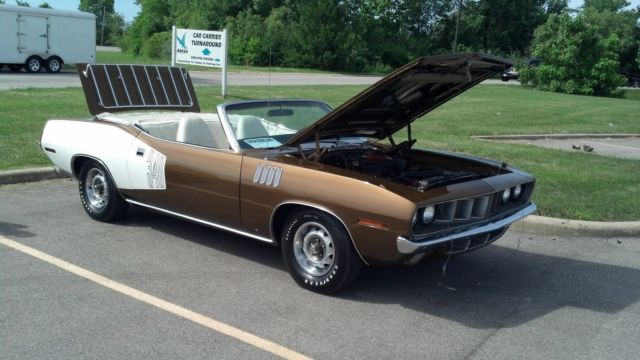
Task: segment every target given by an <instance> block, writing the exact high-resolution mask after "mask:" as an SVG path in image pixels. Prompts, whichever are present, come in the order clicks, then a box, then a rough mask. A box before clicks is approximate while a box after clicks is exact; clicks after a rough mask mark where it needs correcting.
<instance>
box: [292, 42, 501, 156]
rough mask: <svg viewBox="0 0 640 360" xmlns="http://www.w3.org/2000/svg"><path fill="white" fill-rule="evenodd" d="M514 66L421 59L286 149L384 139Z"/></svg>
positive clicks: (490, 60) (481, 57)
mask: <svg viewBox="0 0 640 360" xmlns="http://www.w3.org/2000/svg"><path fill="white" fill-rule="evenodd" d="M512 65H513V63H512V62H511V61H509V60H506V59H502V58H498V57H495V56H490V55H485V54H453V55H442V56H432V57H423V58H419V59H416V60H414V61H412V62H410V63H409V64H407V65H405V66H403V67H401V68H399V69H398V70H396V71H394V72H393V73H391V74H390V75H388V76H386V77H384V78H383V79H382V80H380V81H378V82H377V83H375V84H373V85H372V86H371V87H369V88H368V89H366V90H364V91H363V92H361V93H360V94H358V95H356V96H355V97H354V98H352V99H351V100H349V101H347V102H345V103H344V104H342V105H341V106H340V107H338V108H337V109H335V110H333V111H332V112H330V113H328V114H327V115H325V116H323V117H322V118H321V119H320V120H318V121H316V122H315V123H314V124H312V125H310V126H308V127H307V128H305V129H303V130H301V131H300V132H299V133H297V134H296V135H295V136H293V137H292V138H291V139H289V141H287V142H286V143H285V144H284V145H285V146H294V145H297V144H300V143H305V142H311V141H314V140H315V139H316V138H319V139H322V138H335V137H350V136H366V137H371V138H378V139H383V138H385V137H388V136H390V135H391V134H393V133H395V132H396V131H398V130H400V129H402V128H404V127H405V126H407V125H409V124H411V122H413V121H414V120H415V119H417V118H419V117H421V116H422V115H424V114H426V113H428V112H429V111H431V110H433V109H435V108H437V107H438V106H440V105H442V104H443V103H445V102H447V101H449V100H450V99H452V98H453V97H455V96H457V95H459V94H461V93H463V92H464V91H465V90H467V89H470V88H471V87H473V86H475V85H476V84H478V83H480V82H482V81H483V80H485V79H487V78H489V77H491V76H493V75H494V74H495V73H499V72H502V71H503V70H505V69H506V68H509V67H510V66H512Z"/></svg>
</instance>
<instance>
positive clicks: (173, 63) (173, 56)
mask: <svg viewBox="0 0 640 360" xmlns="http://www.w3.org/2000/svg"><path fill="white" fill-rule="evenodd" d="M171 66H176V26H175V25H173V26H171Z"/></svg>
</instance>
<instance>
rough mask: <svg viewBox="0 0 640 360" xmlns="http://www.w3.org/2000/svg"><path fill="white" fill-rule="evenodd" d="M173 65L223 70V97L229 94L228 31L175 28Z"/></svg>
mask: <svg viewBox="0 0 640 360" xmlns="http://www.w3.org/2000/svg"><path fill="white" fill-rule="evenodd" d="M172 50H173V52H172V59H171V65H173V66H175V65H176V64H186V65H199V66H208V67H216V68H221V69H222V96H226V92H227V29H224V30H222V31H209V30H194V29H178V28H176V27H175V26H174V27H173V42H172Z"/></svg>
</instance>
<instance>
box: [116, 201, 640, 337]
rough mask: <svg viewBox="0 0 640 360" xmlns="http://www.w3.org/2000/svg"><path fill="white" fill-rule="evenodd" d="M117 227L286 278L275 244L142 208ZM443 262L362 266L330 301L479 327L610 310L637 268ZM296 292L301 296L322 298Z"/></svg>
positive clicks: (479, 256) (486, 253) (517, 254)
mask: <svg viewBox="0 0 640 360" xmlns="http://www.w3.org/2000/svg"><path fill="white" fill-rule="evenodd" d="M120 224H122V225H125V226H140V227H149V228H151V229H154V230H156V231H159V232H163V233H166V234H170V235H172V236H175V237H178V238H180V239H184V240H187V241H191V242H194V243H197V244H200V245H203V246H206V247H209V248H211V249H214V250H217V251H222V252H224V253H227V254H230V255H233V256H237V257H240V258H243V259H246V260H247V261H251V262H255V263H259V264H261V265H266V266H269V267H271V268H273V269H276V270H279V271H281V272H282V276H286V277H288V276H289V275H288V274H287V273H286V269H285V267H284V264H283V262H282V259H281V256H280V251H279V248H277V247H274V246H271V245H268V244H265V243H261V242H258V241H253V240H251V239H248V238H245V237H242V236H238V235H234V234H231V233H228V232H224V231H219V230H215V229H211V228H209V227H206V226H202V225H198V224H193V223H189V222H186V221H183V220H180V219H175V218H172V217H168V216H165V215H161V214H156V213H153V212H150V211H146V210H144V209H136V208H133V209H132V212H131V213H130V214H129V215H128V216H127V218H126V220H124V221H122V222H120ZM444 261H445V259H443V258H435V259H426V260H423V261H422V262H421V263H419V264H418V265H415V266H396V267H383V268H365V269H364V270H363V271H362V273H361V275H360V277H359V278H358V279H357V280H356V282H355V284H354V285H353V286H352V287H351V288H349V289H346V290H345V291H343V292H341V293H339V294H336V295H334V300H335V301H337V302H342V301H345V300H346V301H356V302H362V303H374V304H391V305H400V306H402V307H404V308H407V309H411V310H413V311H419V312H422V313H425V314H427V315H431V316H436V317H440V318H445V319H449V320H452V321H456V322H459V323H463V324H465V325H467V326H469V327H472V328H478V329H487V328H503V327H515V326H518V325H520V324H523V323H527V322H529V321H532V320H535V319H537V318H539V317H542V316H545V315H546V314H549V313H552V312H554V311H556V310H559V309H562V308H565V307H574V308H579V309H585V310H590V311H596V312H603V313H610V314H613V313H617V312H619V311H621V310H623V309H624V308H626V307H628V306H630V305H632V304H633V303H635V302H637V301H638V300H639V299H640V286H638V284H640V270H638V269H634V268H628V267H623V266H616V265H607V264H600V263H595V262H587V261H580V260H575V259H570V258H564V257H556V256H549V255H540V254H534V253H530V252H526V251H525V250H524V249H521V250H517V249H513V248H509V247H505V246H501V245H491V246H487V247H485V248H482V249H479V250H477V251H474V252H472V253H469V254H466V255H463V256H458V257H453V258H451V259H450V261H449V263H448V264H447V270H446V274H445V276H444V277H443V271H442V266H443V264H444ZM291 281H293V280H291ZM301 291H302V290H301ZM298 295H300V294H298ZM302 295H303V296H304V297H307V296H308V297H310V300H309V301H312V300H313V299H312V298H313V297H315V296H322V295H317V294H313V293H310V292H309V293H306V292H304V293H303V294H302ZM292 296H293V295H292ZM295 296H297V295H295Z"/></svg>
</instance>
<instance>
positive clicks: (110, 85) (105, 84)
mask: <svg viewBox="0 0 640 360" xmlns="http://www.w3.org/2000/svg"><path fill="white" fill-rule="evenodd" d="M77 68H78V74H79V75H80V82H81V83H82V89H83V90H84V96H85V98H86V99H87V106H88V107H89V112H91V114H92V115H97V114H100V113H103V112H111V113H115V112H122V111H133V110H175V111H188V112H199V111H200V106H199V105H198V99H197V98H196V93H195V91H194V89H193V83H192V82H191V77H190V76H189V73H188V72H187V70H186V69H183V68H179V67H174V66H159V65H115V64H110V65H99V64H79V65H78V66H77Z"/></svg>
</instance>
